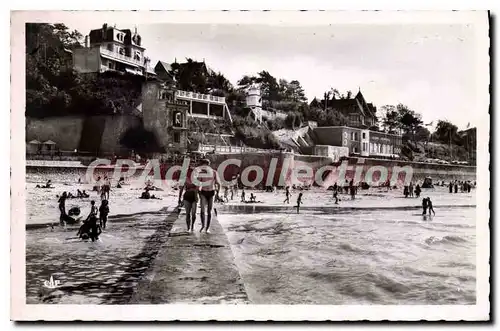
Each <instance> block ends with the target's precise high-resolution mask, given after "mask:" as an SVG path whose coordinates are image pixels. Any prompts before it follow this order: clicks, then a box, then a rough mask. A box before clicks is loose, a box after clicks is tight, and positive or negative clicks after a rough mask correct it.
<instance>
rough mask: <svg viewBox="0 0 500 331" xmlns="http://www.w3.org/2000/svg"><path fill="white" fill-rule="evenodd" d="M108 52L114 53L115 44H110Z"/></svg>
mask: <svg viewBox="0 0 500 331" xmlns="http://www.w3.org/2000/svg"><path fill="white" fill-rule="evenodd" d="M108 51H111V52H112V51H113V44H108Z"/></svg>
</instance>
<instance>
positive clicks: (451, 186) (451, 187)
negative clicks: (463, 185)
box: [449, 180, 453, 193]
mask: <svg viewBox="0 0 500 331" xmlns="http://www.w3.org/2000/svg"><path fill="white" fill-rule="evenodd" d="M449 189H450V193H453V182H452V181H451V180H450V185H449Z"/></svg>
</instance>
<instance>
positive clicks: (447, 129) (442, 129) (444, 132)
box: [432, 120, 458, 144]
mask: <svg viewBox="0 0 500 331" xmlns="http://www.w3.org/2000/svg"><path fill="white" fill-rule="evenodd" d="M457 131H458V127H457V126H456V125H454V124H452V123H451V122H449V121H446V120H439V121H438V123H437V125H436V131H434V133H433V134H432V137H433V140H437V141H439V142H441V143H443V144H450V143H451V142H452V141H455V140H456V138H457Z"/></svg>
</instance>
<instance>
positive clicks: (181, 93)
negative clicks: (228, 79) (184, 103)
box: [175, 90, 226, 104]
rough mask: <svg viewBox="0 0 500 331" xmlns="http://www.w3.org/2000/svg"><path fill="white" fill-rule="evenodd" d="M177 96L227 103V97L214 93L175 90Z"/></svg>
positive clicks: (186, 98)
mask: <svg viewBox="0 0 500 331" xmlns="http://www.w3.org/2000/svg"><path fill="white" fill-rule="evenodd" d="M175 96H176V97H177V98H180V99H184V100H193V101H200V102H206V103H218V104H225V103H226V98H224V97H217V96H214V95H209V94H201V93H196V92H188V91H181V90H178V91H176V92H175Z"/></svg>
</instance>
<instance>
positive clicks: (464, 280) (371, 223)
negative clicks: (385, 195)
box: [219, 208, 476, 304]
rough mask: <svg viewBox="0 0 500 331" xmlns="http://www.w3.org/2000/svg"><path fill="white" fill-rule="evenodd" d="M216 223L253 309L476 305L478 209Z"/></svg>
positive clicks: (257, 217)
mask: <svg viewBox="0 0 500 331" xmlns="http://www.w3.org/2000/svg"><path fill="white" fill-rule="evenodd" d="M219 221H220V223H221V224H222V226H223V227H224V229H225V230H226V233H227V235H228V237H229V241H230V242H231V246H232V250H233V253H234V255H235V259H236V264H237V266H238V269H239V271H240V274H241V276H242V278H243V281H244V283H245V287H246V289H247V291H248V295H249V297H250V299H251V301H252V302H253V303H261V304H307V303H311V304H475V300H476V294H475V286H476V268H475V260H476V251H475V247H476V239H475V208H446V209H445V208H440V209H439V210H437V215H436V216H434V217H432V218H429V217H427V218H426V219H424V218H423V217H422V216H421V215H419V214H418V212H417V211H402V210H392V211H377V212H367V211H354V212H351V213H349V214H344V213H343V214H338V215H326V214H315V215H296V214H287V215H283V214H250V215H224V216H222V215H219Z"/></svg>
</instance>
